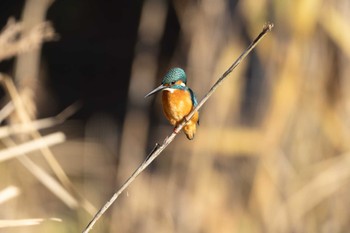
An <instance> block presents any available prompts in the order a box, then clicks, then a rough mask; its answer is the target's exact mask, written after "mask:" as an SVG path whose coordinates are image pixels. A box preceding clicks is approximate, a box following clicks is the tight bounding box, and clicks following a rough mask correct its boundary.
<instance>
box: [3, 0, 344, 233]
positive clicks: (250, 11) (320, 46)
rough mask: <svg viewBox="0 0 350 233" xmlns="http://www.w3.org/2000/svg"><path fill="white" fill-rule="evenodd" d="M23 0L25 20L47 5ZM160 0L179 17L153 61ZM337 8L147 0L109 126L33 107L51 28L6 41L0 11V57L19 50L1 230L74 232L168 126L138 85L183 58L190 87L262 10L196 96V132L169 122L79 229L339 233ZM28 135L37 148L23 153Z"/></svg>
mask: <svg viewBox="0 0 350 233" xmlns="http://www.w3.org/2000/svg"><path fill="white" fill-rule="evenodd" d="M57 1H59V0H57ZM27 2H28V4H27V5H25V7H24V9H23V11H26V12H27V14H28V16H25V14H22V16H23V20H24V21H23V25H22V26H23V28H24V29H23V28H21V29H18V30H24V32H26V31H25V30H30V29H31V28H33V25H34V26H35V25H38V24H39V23H40V22H42V21H44V19H45V11H46V10H47V9H48V7H50V3H49V2H50V1H44V0H43V1H41V3H40V4H39V3H38V2H40V1H31V0H28V1H27ZM30 2H32V3H31V4H30ZM33 2H34V3H33ZM35 2H36V3H35ZM43 2H46V3H45V4H46V5H45V4H44V3H43ZM39 5H40V7H39ZM30 6H31V7H32V9H31V10H30V9H29V8H30ZM170 7H172V8H173V9H174V11H175V14H176V17H177V19H178V22H179V27H180V30H179V36H178V39H177V41H176V43H175V45H174V46H175V47H176V50H175V51H176V52H174V54H172V55H171V57H169V58H168V60H169V61H170V62H169V64H164V62H162V61H161V60H160V59H159V50H160V48H161V46H162V45H161V43H164V42H162V41H163V40H162V37H163V35H164V32H165V30H167V24H166V22H167V17H168V14H169V10H168V9H169V8H170ZM26 8H28V9H26ZM38 11H39V12H41V13H38ZM33 12H34V13H33ZM33 14H34V15H36V16H37V17H33ZM349 15H350V3H349V2H348V1H347V0H336V1H329V0H323V1H320V0H317V1H316V0H304V1H301V0H298V1H288V0H286V1H272V0H263V1H254V0H244V1H238V2H236V1H229V0H219V1H212V0H202V1H185V0H174V1H171V2H167V1H161V0H144V1H143V4H142V8H141V14H140V19H139V24H138V29H137V39H136V43H135V50H134V55H133V57H132V66H131V71H130V77H127V78H128V79H129V85H128V91H127V93H128V94H127V101H126V110H125V118H124V121H123V122H122V124H118V123H116V121H114V119H113V118H111V116H109V115H104V114H96V115H94V116H93V117H90V118H89V119H88V120H87V122H86V123H84V124H83V123H81V122H80V121H79V120H77V119H70V118H68V119H66V117H63V120H62V115H59V116H57V117H53V118H45V119H44V120H46V121H43V120H42V121H35V112H36V106H37V105H38V103H40V101H41V100H40V98H38V97H41V96H42V95H39V94H38V93H41V92H40V80H39V79H37V78H36V76H38V75H39V74H38V73H40V72H41V70H40V66H38V62H39V61H40V59H42V60H44V58H40V46H41V41H43V40H44V41H46V40H52V39H54V38H55V36H54V35H53V32H52V30H54V29H53V28H54V26H50V25H46V26H42V27H44V29H42V28H41V29H40V30H38V29H36V30H37V31H35V30H34V29H33V30H34V31H32V33H33V35H32V36H31V37H30V36H28V37H22V38H19V39H18V38H12V39H16V40H17V39H18V40H20V39H22V40H23V41H22V42H23V45H22V46H23V47H20V43H18V44H16V46H17V47H15V48H13V50H11V49H9V46H10V45H9V44H6V41H9V39H8V37H7V39H6V35H8V34H9V33H11V32H8V31H5V29H4V28H5V26H4V25H3V26H2V28H3V30H2V33H1V34H0V48H2V49H1V50H2V52H0V58H1V59H5V58H6V59H7V58H8V57H10V56H16V59H17V60H16V65H17V67H16V70H15V72H14V74H13V75H12V74H10V76H13V77H10V76H8V75H7V74H5V73H3V72H2V71H1V72H2V73H1V76H0V77H1V81H2V82H1V83H2V89H3V90H4V93H5V97H4V99H3V100H2V103H3V104H2V109H1V111H0V115H1V120H2V122H4V123H3V125H2V127H1V128H0V130H3V131H4V133H3V136H2V138H1V143H2V148H1V151H0V154H1V156H3V157H1V156H0V161H1V163H0V232H36V233H38V232H52V233H55V232H81V231H82V230H83V229H84V227H85V226H86V225H87V223H88V222H89V221H90V219H91V218H92V215H93V214H94V213H96V211H97V209H99V208H100V207H101V206H102V205H103V204H104V203H105V202H106V201H107V200H108V199H109V198H110V197H111V195H112V194H113V192H115V191H116V190H117V188H118V187H120V185H121V184H122V183H123V182H124V181H125V180H126V179H127V177H129V176H130V175H131V174H132V172H133V171H134V170H135V169H136V168H137V166H138V165H139V164H140V163H141V162H142V161H143V159H144V158H145V156H146V155H147V152H149V151H150V150H151V149H152V147H153V146H154V144H155V143H156V142H162V140H163V139H164V138H165V137H166V136H167V135H169V134H170V133H171V132H172V128H171V127H170V126H169V124H168V123H167V122H166V121H165V120H164V118H163V116H162V115H161V114H162V113H161V112H162V110H161V104H160V98H159V96H158V97H155V98H154V97H152V98H149V99H144V98H143V96H144V95H145V94H146V93H148V91H150V90H152V89H153V88H154V87H155V86H156V85H157V83H159V81H160V80H161V74H164V72H163V71H166V70H165V68H164V67H167V68H168V67H172V66H183V67H184V69H185V70H186V72H187V76H188V84H189V86H190V87H191V88H192V89H193V90H195V92H196V94H197V98H198V99H199V100H200V99H201V98H202V97H203V96H204V95H205V94H206V93H207V91H208V90H209V89H210V87H211V86H212V85H213V84H214V82H215V81H216V79H217V78H219V77H220V75H221V74H222V73H223V72H224V71H225V70H226V69H227V68H228V67H229V66H230V64H231V63H232V62H233V61H234V60H235V59H236V58H237V57H238V56H239V55H240V53H241V52H242V51H243V50H244V49H245V48H246V47H247V46H248V44H249V42H250V41H252V40H253V39H254V38H255V37H256V36H257V35H258V33H259V32H260V31H261V29H262V27H263V25H264V24H265V23H266V22H268V21H269V22H273V23H274V28H273V30H272V32H270V33H269V34H268V35H267V36H266V37H265V38H264V39H263V40H262V41H261V43H259V45H258V46H257V47H256V49H255V50H254V52H253V53H251V54H250V55H249V56H248V57H247V59H246V60H245V61H244V62H242V64H241V65H240V66H239V67H238V68H237V69H235V70H234V71H233V73H232V74H231V75H230V77H229V78H228V79H227V80H225V82H224V83H223V85H221V86H220V87H219V88H218V89H217V91H216V92H215V93H214V95H213V96H212V98H211V99H210V100H209V101H208V102H207V103H206V104H205V105H204V106H203V108H202V109H201V111H200V118H201V119H200V126H199V127H198V130H197V134H196V136H195V139H194V140H192V141H189V140H187V139H186V137H185V136H184V135H183V134H182V133H181V134H180V135H178V137H177V138H176V139H175V140H174V141H173V143H172V144H170V146H169V147H168V148H167V149H166V150H165V151H164V152H163V153H162V155H161V156H160V157H159V158H157V159H156V160H155V162H154V163H153V164H152V165H151V166H150V168H148V169H146V170H145V171H144V172H143V173H142V174H141V175H140V176H139V177H138V178H137V180H136V181H135V182H134V183H133V184H132V185H131V187H129V188H128V189H127V191H126V192H125V193H124V194H122V195H121V197H120V199H118V200H117V201H116V203H114V205H113V206H112V207H111V209H110V210H108V211H107V212H106V214H105V215H104V216H102V218H101V220H100V221H99V222H98V223H97V225H96V226H95V227H94V229H93V230H92V232H123V233H131V232H145V233H146V232H162V233H163V232H164V233H167V232H169V233H170V232H181V233H195V232H202V233H211V232H220V233H226V232H227V233H228V232H230V233H233V232H240V233H256V232H276V233H277V232H278V233H280V232H310V233H312V232H315V233H316V232H317V233H318V232H347V231H348V229H349V228H350V211H349V208H348V207H349V206H350V191H349V188H348V185H349V184H350V183H349V182H350V169H349V168H350V154H349V152H350V66H349V58H350V43H349V41H350V25H349ZM40 17H41V18H40ZM33 18H34V19H33ZM25 20H28V21H25ZM32 21H33V22H32ZM54 23H55V22H53V24H54ZM125 23H127V22H125ZM8 25H10V26H11V28H10V29H11V30H12V31H13V30H16V29H13V28H12V27H14V26H16V22H12V23H11V24H8ZM10 26H8V27H10ZM111 30H112V29H111ZM21 32H22V31H19V33H21ZM5 33H7V34H5ZM24 35H25V34H24ZM60 37H62V38H64V35H60ZM1 38H5V39H3V40H2V41H1ZM56 39H57V38H56ZM33 41H34V42H33ZM25 43H27V45H25ZM31 43H32V44H31ZM53 43H60V40H59V39H58V40H57V41H55V42H53ZM6 46H7V47H6ZM5 49H7V50H5ZM4 51H5V52H6V51H9V52H7V53H5V52H4ZM11 51H12V53H11ZM23 51H25V52H24V53H23ZM21 72H22V73H21ZM23 72H24V74H23ZM28 72H29V73H31V74H32V77H31V79H30V78H28V79H20V78H18V77H22V76H26V74H28ZM159 74H160V75H159ZM47 78H48V79H50V77H47ZM12 80H14V81H12ZM33 86H35V88H36V89H35V90H39V91H38V92H36V91H35V90H33ZM153 99H154V100H153ZM74 106H75V105H74ZM74 106H71V107H70V108H68V110H67V111H64V112H63V115H64V116H66V115H68V116H70V113H69V111H73V112H74V111H75V110H74ZM67 112H68V113H67ZM58 123H60V124H59V125H57V124H58ZM6 127H7V128H6ZM43 128H45V129H43ZM16 130H17V131H16ZM19 132H20V133H19ZM47 135H49V136H50V137H49V138H48V137H47ZM41 140H45V141H46V143H51V144H52V145H53V146H51V147H46V146H45V144H43V143H42V142H41ZM33 141H34V143H33V147H34V148H36V146H37V147H40V148H41V150H35V151H31V150H28V151H25V148H24V149H23V144H25V143H27V144H28V143H29V142H33ZM16 145H17V146H16ZM20 146H22V147H20ZM27 146H28V145H27ZM18 147H20V148H18ZM16 150H17V152H16ZM13 151H15V152H13ZM11 153H13V154H14V155H13V156H11ZM13 220H17V221H13ZM19 220H22V222H21V221H19Z"/></svg>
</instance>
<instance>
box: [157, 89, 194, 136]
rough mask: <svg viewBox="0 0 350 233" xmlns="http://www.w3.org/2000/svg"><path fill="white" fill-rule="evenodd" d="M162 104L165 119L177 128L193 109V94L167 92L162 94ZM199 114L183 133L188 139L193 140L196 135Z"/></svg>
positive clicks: (187, 92)
mask: <svg viewBox="0 0 350 233" xmlns="http://www.w3.org/2000/svg"><path fill="white" fill-rule="evenodd" d="M162 104H163V111H164V114H165V117H166V118H167V119H168V121H169V122H170V124H172V125H173V126H175V127H176V126H177V125H178V124H179V123H181V121H182V120H183V118H184V117H186V116H187V115H188V114H189V113H190V112H191V111H192V109H193V103H192V100H191V94H190V93H189V91H186V90H174V91H169V90H165V91H163V93H162ZM198 118H199V114H198V112H196V113H195V114H194V115H193V117H192V118H191V119H190V120H189V121H188V122H187V124H186V125H185V126H184V127H183V131H184V133H185V134H186V136H187V138H188V139H190V140H192V139H193V138H194V134H195V133H196V127H197V122H198Z"/></svg>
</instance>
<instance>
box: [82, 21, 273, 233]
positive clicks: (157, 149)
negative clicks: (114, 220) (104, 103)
mask: <svg viewBox="0 0 350 233" xmlns="http://www.w3.org/2000/svg"><path fill="white" fill-rule="evenodd" d="M272 28H273V24H272V23H267V24H266V25H265V26H264V28H263V30H262V31H261V33H260V34H259V35H258V36H257V37H256V38H255V40H254V41H253V42H252V43H251V44H250V45H249V46H248V47H247V48H246V49H245V50H244V52H243V53H242V54H241V55H240V56H239V57H238V58H237V60H236V61H235V62H234V63H233V64H232V65H231V66H230V67H229V68H228V69H227V70H226V71H225V73H223V75H222V76H221V77H220V78H219V79H218V81H216V83H215V84H214V85H213V86H212V88H210V90H209V92H208V93H207V94H206V95H205V96H204V98H203V99H202V100H201V101H200V102H199V104H198V105H197V107H196V108H194V109H193V110H192V111H191V112H190V113H189V114H188V115H187V117H186V118H185V119H184V120H183V121H182V123H181V124H179V125H178V126H177V127H176V128H175V129H174V131H173V133H172V134H170V135H169V136H168V137H166V138H165V139H164V141H163V143H162V144H158V143H157V144H156V145H155V147H154V148H153V150H152V151H151V152H150V153H149V155H148V156H147V158H146V159H145V161H144V162H143V163H142V164H141V165H140V166H139V167H138V168H137V169H136V171H134V173H133V174H132V175H131V176H130V177H129V178H128V179H127V180H126V181H125V183H124V184H123V185H122V186H121V187H120V188H119V189H118V191H117V192H115V193H114V194H113V196H112V197H111V198H110V199H109V200H108V201H107V202H106V204H105V205H104V206H103V207H102V208H101V209H100V210H99V211H98V212H97V213H96V215H95V216H94V217H93V219H92V220H91V221H90V222H89V224H88V225H87V226H86V228H85V229H84V231H83V233H87V232H89V231H90V230H91V229H92V227H93V226H94V225H95V223H96V222H97V220H98V219H99V218H100V217H101V216H102V215H103V214H104V213H105V212H106V211H107V209H108V208H109V207H110V206H111V205H112V204H113V203H114V202H115V200H116V199H117V198H118V197H119V195H120V194H121V193H122V192H123V191H124V190H125V189H126V188H127V187H129V185H130V184H131V183H132V182H133V181H134V180H135V178H136V177H137V176H138V175H140V174H141V172H142V171H143V170H145V169H146V168H147V167H148V165H149V164H151V163H152V161H153V160H155V159H156V158H157V157H158V156H159V155H160V153H162V151H163V150H164V149H165V148H166V147H167V146H168V145H169V144H170V143H171V142H172V141H173V140H174V138H175V137H176V135H177V134H178V133H179V132H180V131H181V129H182V128H183V127H184V126H185V124H186V123H187V122H188V121H189V120H190V119H191V118H192V116H193V115H194V113H195V112H196V111H198V110H199V109H200V108H201V107H202V106H203V104H204V103H205V102H207V100H208V99H209V98H210V96H211V95H212V94H213V93H214V91H215V90H216V88H218V86H219V85H220V84H221V83H222V82H223V81H224V80H225V79H226V78H227V77H228V75H229V74H230V73H231V72H232V71H233V70H234V69H235V68H236V67H237V66H238V65H239V64H240V63H241V62H242V60H243V59H244V58H245V57H246V56H247V55H248V54H249V53H250V52H251V51H252V50H253V49H254V48H255V46H256V45H257V44H258V43H259V42H260V41H261V39H262V38H263V37H264V36H265V35H266V34H267V33H268V32H269V31H271V30H272Z"/></svg>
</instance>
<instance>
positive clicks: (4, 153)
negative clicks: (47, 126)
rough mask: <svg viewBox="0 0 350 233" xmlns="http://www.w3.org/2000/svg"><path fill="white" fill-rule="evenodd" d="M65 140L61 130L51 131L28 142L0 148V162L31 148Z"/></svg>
mask: <svg viewBox="0 0 350 233" xmlns="http://www.w3.org/2000/svg"><path fill="white" fill-rule="evenodd" d="M64 141H65V135H64V134H63V133H62V132H57V133H53V134H50V135H47V136H44V137H42V138H39V139H34V140H32V141H29V142H25V143H22V144H20V145H17V146H14V147H10V148H6V149H3V150H0V162H3V161H6V160H9V159H12V158H15V157H17V156H20V155H22V154H24V153H28V152H31V151H33V150H39V149H40V148H42V147H47V146H51V145H55V144H58V143H62V142H64Z"/></svg>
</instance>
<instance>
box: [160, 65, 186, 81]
mask: <svg viewBox="0 0 350 233" xmlns="http://www.w3.org/2000/svg"><path fill="white" fill-rule="evenodd" d="M177 81H182V82H183V83H184V84H186V82H187V77H186V73H185V71H184V70H183V69H181V68H177V67H176V68H172V69H170V70H169V71H168V73H166V75H165V76H164V78H163V81H162V84H163V85H171V84H173V85H174V84H175V83H176V82H177Z"/></svg>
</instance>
